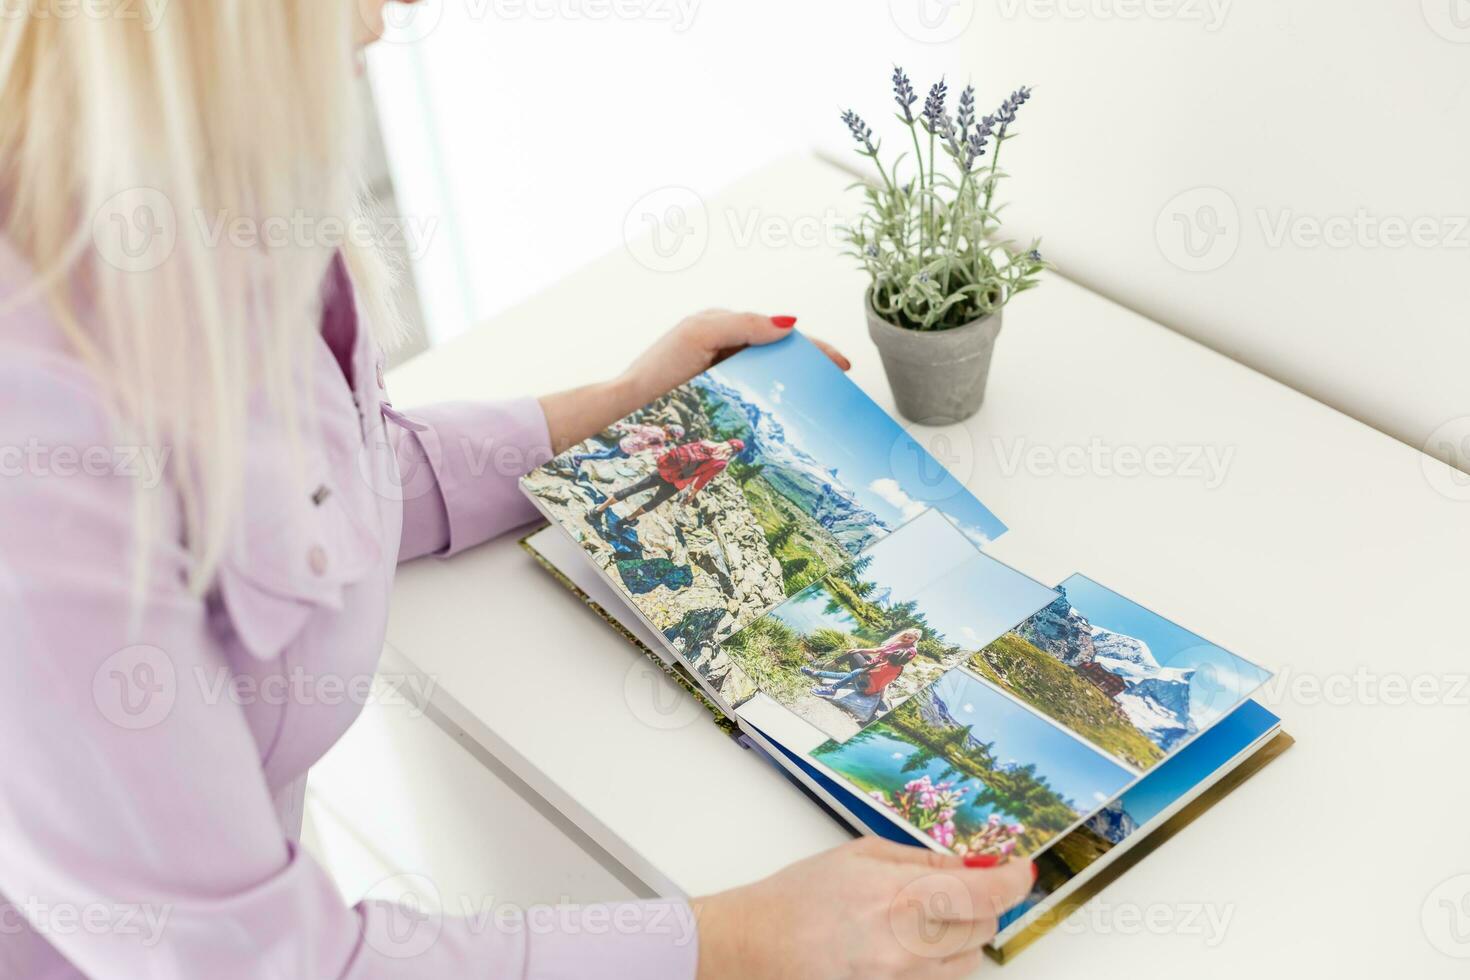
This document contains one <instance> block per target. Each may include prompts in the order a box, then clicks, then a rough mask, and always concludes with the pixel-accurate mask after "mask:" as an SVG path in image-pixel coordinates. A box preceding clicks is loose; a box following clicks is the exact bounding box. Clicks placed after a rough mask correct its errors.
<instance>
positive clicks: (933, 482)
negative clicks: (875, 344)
mask: <svg viewBox="0 0 1470 980" xmlns="http://www.w3.org/2000/svg"><path fill="white" fill-rule="evenodd" d="M710 373H711V374H713V375H714V376H715V377H716V379H718V380H720V381H722V382H724V383H726V384H729V385H731V386H732V387H735V388H738V389H739V390H740V391H741V393H742V394H743V395H745V396H746V397H747V398H749V399H750V400H751V401H752V402H753V403H754V404H755V405H756V406H757V407H759V408H761V409H762V410H763V411H766V412H769V413H771V414H774V415H775V417H776V418H777V420H778V421H780V423H781V425H782V427H783V428H784V429H785V430H786V435H787V441H788V442H790V443H791V444H792V445H795V446H798V447H800V448H801V449H802V450H803V451H805V452H806V453H807V454H808V455H810V456H811V457H812V458H813V459H815V460H817V461H818V462H819V463H820V464H821V465H822V466H824V467H826V468H828V469H832V468H836V470H837V472H838V475H839V478H840V480H841V482H842V483H843V484H844V485H845V486H847V488H848V489H850V490H851V491H853V493H854V494H855V495H856V496H857V499H858V501H859V502H860V503H861V504H862V505H863V506H864V507H866V508H867V509H868V510H870V511H872V512H873V513H875V514H877V515H878V517H879V518H880V519H882V520H883V521H884V523H886V524H888V526H889V527H890V528H896V527H898V526H899V525H900V524H903V523H905V522H907V521H909V520H912V519H913V518H914V517H916V516H918V515H919V514H920V513H922V512H923V511H924V510H925V509H926V508H928V507H931V506H932V507H937V508H939V509H940V510H942V511H944V512H945V513H946V514H948V515H949V516H950V518H951V519H953V520H954V521H955V523H956V524H958V525H959V526H960V527H961V529H963V530H964V531H965V533H966V534H968V535H969V536H970V537H971V538H972V539H973V540H975V541H976V542H977V543H980V544H983V543H984V542H986V541H993V540H995V539H996V538H997V537H999V536H1000V535H1001V534H1003V533H1004V532H1005V530H1006V526H1005V524H1003V523H1002V522H1001V521H1000V519H999V518H997V517H996V516H995V515H994V514H993V513H991V512H990V510H989V509H988V508H986V507H985V505H984V504H982V503H981V502H980V501H979V500H977V499H975V497H974V496H973V495H972V494H971V493H970V492H969V491H968V490H967V489H965V487H964V485H963V484H961V483H960V482H959V481H958V480H957V479H955V478H954V476H953V475H951V474H949V473H948V472H947V471H945V470H944V468H943V466H941V465H940V463H939V462H938V461H936V460H935V459H934V457H933V456H932V455H930V454H929V452H928V451H927V450H925V449H924V448H923V447H922V446H921V445H919V444H918V443H917V442H915V441H914V439H913V438H912V437H911V436H909V435H908V433H907V432H905V431H904V429H903V428H902V426H900V425H899V424H898V423H897V422H895V421H894V420H893V419H892V418H891V417H890V416H889V415H888V414H887V413H886V412H884V411H883V409H881V408H879V407H878V405H877V404H876V403H874V402H873V400H872V399H870V398H869V397H868V396H867V395H866V394H864V393H863V390H862V389H861V388H859V387H858V386H857V385H856V384H854V383H853V382H852V381H850V380H849V379H848V378H847V376H846V375H845V374H843V373H842V371H840V370H838V368H837V367H836V366H835V365H834V364H833V363H832V362H831V361H830V360H828V359H827V356H826V355H825V354H823V353H822V352H821V351H820V350H819V349H818V348H817V347H816V345H814V344H812V342H811V341H809V340H807V339H806V338H805V337H803V336H801V334H800V333H798V332H796V331H793V332H792V335H791V336H790V337H788V338H787V339H785V340H781V341H777V342H776V343H774V344H767V345H764V346H761V347H751V348H747V349H746V350H743V351H741V352H740V353H739V354H736V355H735V356H734V357H732V358H730V359H729V360H726V361H724V362H723V363H721V364H720V365H719V366H718V367H716V368H714V369H713V370H712V371H711V372H710Z"/></svg>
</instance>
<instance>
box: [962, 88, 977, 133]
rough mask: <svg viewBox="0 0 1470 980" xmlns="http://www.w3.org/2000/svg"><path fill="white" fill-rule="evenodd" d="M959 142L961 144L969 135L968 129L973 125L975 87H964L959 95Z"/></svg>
mask: <svg viewBox="0 0 1470 980" xmlns="http://www.w3.org/2000/svg"><path fill="white" fill-rule="evenodd" d="M959 124H960V140H961V142H963V141H964V140H965V139H967V138H968V137H969V135H970V127H971V126H973V125H974V124H975V86H973V85H966V86H965V90H964V91H963V92H961V93H960V110H959Z"/></svg>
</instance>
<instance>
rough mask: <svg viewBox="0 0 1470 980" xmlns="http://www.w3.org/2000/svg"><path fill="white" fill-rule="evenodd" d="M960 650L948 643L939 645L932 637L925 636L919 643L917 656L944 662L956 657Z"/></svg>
mask: <svg viewBox="0 0 1470 980" xmlns="http://www.w3.org/2000/svg"><path fill="white" fill-rule="evenodd" d="M959 654H960V648H959V647H957V646H953V645H952V644H949V643H941V642H940V641H939V640H936V639H934V638H933V637H932V636H929V635H927V634H926V635H925V636H924V638H923V639H922V640H920V641H919V656H921V657H928V658H929V659H930V660H935V661H939V662H941V663H942V662H944V661H946V660H950V659H953V658H955V657H958V656H959Z"/></svg>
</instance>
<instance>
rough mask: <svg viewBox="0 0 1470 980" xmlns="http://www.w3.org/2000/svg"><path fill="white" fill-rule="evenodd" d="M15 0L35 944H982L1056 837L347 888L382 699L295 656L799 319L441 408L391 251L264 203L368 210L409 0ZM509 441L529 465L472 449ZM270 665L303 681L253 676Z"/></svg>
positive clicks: (5, 932) (2, 56)
mask: <svg viewBox="0 0 1470 980" xmlns="http://www.w3.org/2000/svg"><path fill="white" fill-rule="evenodd" d="M12 6H13V7H14V9H13V10H11V11H9V12H8V14H7V15H6V16H5V17H3V18H0V624H3V626H4V628H3V630H0V676H3V678H4V680H3V683H0V745H3V746H4V752H5V759H4V761H3V762H0V896H3V898H0V976H4V977H26V978H53V977H70V976H77V975H85V976H91V977H118V978H136V977H150V978H155V980H157V978H189V980H195V978H203V977H207V978H210V980H220V978H230V977H241V978H245V977H249V978H259V977H302V978H310V980H322V978H329V977H348V976H350V977H361V978H375V977H491V976H506V977H598V976H608V977H622V976H638V977H672V978H689V977H694V976H696V975H697V976H698V977H700V978H721V977H736V976H738V977H745V978H760V977H802V978H811V977H838V976H863V977H870V978H882V977H900V976H902V977H921V976H922V977H929V976H932V977H947V976H958V975H960V974H962V973H963V972H965V971H967V970H969V969H970V968H971V967H972V966H973V965H974V961H975V956H976V953H975V952H974V950H975V949H976V947H977V946H978V945H979V944H980V942H981V941H982V940H983V939H984V938H985V937H986V936H987V935H988V934H989V932H990V930H992V929H993V928H994V918H995V914H996V912H997V911H998V910H999V909H1000V908H1003V907H1005V906H1007V905H1009V904H1011V903H1013V902H1015V901H1016V900H1018V899H1019V898H1020V897H1021V896H1022V895H1023V894H1024V893H1025V891H1026V890H1027V888H1028V887H1029V885H1030V879H1029V871H1028V869H1027V868H1026V867H1025V866H1024V865H1023V866H1019V867H1011V868H999V869H993V870H965V869H964V868H963V867H962V864H961V862H960V861H959V860H958V859H942V858H940V857H937V856H934V855H931V854H929V853H927V852H923V851H919V850H915V849H910V848H903V847H898V846H892V845H886V844H882V843H867V842H865V843H861V844H854V845H851V846H848V847H844V848H840V849H838V850H836V851H834V852H832V853H829V854H825V855H821V856H818V857H815V858H813V859H811V860H809V861H807V862H804V863H803V864H800V865H797V866H795V867H793V868H791V869H789V870H787V871H785V872H783V873H781V874H778V875H776V876H775V877H773V878H770V879H768V880H766V881H763V882H760V883H757V884H754V885H749V886H746V887H743V888H740V889H736V890H734V891H731V892H726V893H723V894H719V895H714V896H711V897H708V898H702V899H697V900H695V901H694V902H692V903H686V902H684V901H680V900H670V901H666V902H652V903H643V904H638V905H631V906H625V907H618V908H614V909H608V908H597V909H580V910H579V909H569V910H560V912H559V914H558V915H556V916H554V917H550V918H548V917H545V916H543V917H540V918H539V919H536V920H535V921H537V922H540V923H541V925H540V926H532V925H530V924H528V923H529V922H530V921H531V920H530V919H510V920H503V919H497V921H496V923H495V924H494V927H493V928H485V927H484V926H483V924H482V925H481V927H480V928H475V927H474V926H473V925H472V924H470V923H467V922H457V921H446V922H444V923H443V924H442V927H441V928H439V929H438V930H437V931H436V932H434V933H433V934H432V936H431V937H430V941H427V942H419V941H418V940H419V937H421V936H422V935H423V934H422V933H421V932H416V931H414V930H413V929H412V922H413V920H412V919H411V918H410V911H409V910H405V909H403V908H400V907H398V906H394V905H390V904H383V903H374V902H364V903H362V904H360V905H357V906H356V907H347V906H346V905H344V904H343V903H342V901H341V899H340V898H339V897H338V895H337V894H336V893H335V892H334V890H333V888H332V885H331V884H330V882H329V880H328V879H327V877H326V876H325V875H324V874H323V872H322V870H321V868H319V867H318V866H317V865H316V864H315V863H314V862H313V860H312V859H311V857H310V856H308V855H307V854H305V853H303V852H302V850H301V849H300V847H299V846H298V844H297V835H298V832H299V827H300V800H301V790H302V787H303V785H304V778H305V775H306V772H307V770H308V768H309V767H310V766H311V765H312V764H313V763H314V762H315V761H316V760H317V759H318V758H320V757H321V755H322V753H323V752H325V751H326V750H327V748H328V747H329V746H331V745H332V743H333V742H335V741H336V740H337V739H338V737H339V736H340V735H341V734H342V733H343V731H344V730H345V729H346V728H347V726H348V725H349V724H350V722H351V721H352V720H353V717H354V716H355V714H356V713H357V707H356V706H355V705H354V704H352V703H349V702H350V701H351V699H343V698H340V697H339V698H335V699H334V698H328V697H325V696H324V697H311V696H297V695H296V693H295V692H296V691H297V690H298V686H297V685H295V684H294V682H292V681H290V678H293V677H296V676H302V675H304V676H306V677H309V678H312V677H314V678H324V679H336V680H337V681H338V682H341V681H344V680H350V679H352V678H359V677H370V676H371V675H372V673H373V671H374V668H375V664H376V662H377V659H378V656H379V651H380V650H381V647H382V643H383V636H384V622H385V617H386V605H387V602H388V596H389V590H390V585H391V583H392V579H393V568H394V565H395V563H396V562H398V561H402V560H406V559H411V558H414V557H417V556H421V555H430V554H438V555H445V554H452V553H454V552H457V551H460V550H462V549H464V548H468V547H471V546H473V545H475V544H477V543H479V542H481V541H484V540H485V539H487V538H489V537H490V536H492V535H495V534H497V533H500V532H501V531H504V530H506V529H507V528H509V527H511V526H513V525H516V524H518V523H520V522H523V521H525V520H527V519H529V518H530V517H531V516H532V512H531V510H530V508H529V507H528V506H527V505H526V504H524V503H523V502H522V501H521V500H520V499H519V496H518V494H517V493H516V490H515V486H514V480H515V477H516V475H517V473H518V472H519V471H521V470H524V469H526V468H528V467H530V466H533V465H535V463H537V462H539V461H541V460H544V459H545V458H547V457H548V456H549V455H550V454H551V453H553V452H556V451H559V450H561V449H563V448H565V447H568V446H571V445H573V444H575V443H577V442H579V441H581V440H583V439H586V438H588V437H589V436H591V435H592V434H594V433H596V432H599V431H601V430H603V429H604V428H605V427H606V426H607V425H608V424H609V423H610V422H612V421H613V420H614V419H615V418H617V417H619V416H622V415H624V414H625V413H627V412H628V411H631V410H632V409H634V408H636V407H638V406H639V405H640V404H642V403H644V402H646V401H648V400H649V399H650V398H652V397H653V396H655V395H658V394H660V393H662V392H664V391H666V390H667V389H669V388H670V387H672V386H674V385H676V384H678V383H681V382H683V381H685V380H686V379H688V378H690V377H691V376H693V375H694V374H696V373H698V372H699V371H701V370H703V369H704V368H706V367H708V366H709V365H710V364H711V363H712V362H713V361H714V360H715V359H716V357H717V355H718V352H721V351H726V350H728V349H730V348H735V347H739V346H741V345H744V344H758V343H768V342H776V341H779V340H780V339H781V337H782V336H783V335H785V333H786V330H785V329H783V326H782V325H783V324H784V325H785V326H787V327H789V325H790V324H789V321H787V320H782V321H780V323H778V322H775V321H773V320H772V319H771V318H769V317H764V316H757V315H754V314H733V313H723V312H712V313H706V314H701V315H699V316H696V317H693V318H691V319H689V320H686V321H685V322H683V323H682V324H680V325H679V326H677V327H676V328H674V329H673V330H672V331H671V332H670V333H669V334H668V335H666V336H665V337H664V339H662V340H661V341H659V342H658V343H657V344H656V345H655V346H654V347H653V348H652V349H650V350H649V351H647V352H645V353H644V354H643V355H642V356H641V357H639V358H638V359H637V360H636V361H635V362H634V364H633V365H632V367H630V368H629V369H628V370H627V371H626V372H624V373H623V374H622V375H620V376H618V377H617V378H616V379H614V380H611V381H608V382H604V383H601V384H596V385H592V386H590V387H587V388H583V389H579V390H576V391H569V392H563V393H560V394H554V395H549V396H546V397H544V398H541V399H539V400H534V399H525V400H518V401H508V402H503V403H499V404H478V405H477V404H458V405H443V406H438V407H434V408H430V409H427V410H425V411H423V412H422V413H418V414H416V416H415V418H414V419H409V418H406V417H404V416H402V415H400V414H399V413H398V412H396V411H394V410H393V409H392V407H391V406H390V404H389V402H388V399H387V395H386V393H385V392H384V390H383V383H382V376H381V366H382V356H381V354H380V353H379V348H378V345H377V343H376V342H375V339H374V333H373V330H371V329H370V327H372V328H376V329H377V330H386V329H388V324H389V323H390V322H391V320H390V317H391V314H390V313H389V310H390V305H391V304H390V290H389V288H388V286H387V285H386V284H385V280H384V277H383V275H382V273H381V270H380V269H379V264H378V262H377V260H376V258H375V256H374V254H373V251H372V249H370V248H367V247H362V246H361V245H357V246H354V247H348V248H345V249H342V250H339V249H338V248H336V247H335V246H333V245H331V244H323V243H321V242H315V241H304V240H302V241H298V240H292V236H290V235H288V236H286V238H285V240H282V239H281V237H280V236H279V235H274V236H261V237H259V238H252V237H251V236H249V235H242V234H239V233H238V232H239V229H242V228H243V229H249V228H252V227H253V228H262V227H275V228H279V227H280V222H287V223H291V226H292V227H300V224H299V222H300V219H303V218H304V219H306V221H307V223H308V225H310V224H311V223H312V222H321V223H322V227H323V228H324V229H325V228H326V227H328V224H327V223H328V222H337V223H338V225H339V226H340V223H341V222H343V221H345V220H348V219H350V218H352V216H354V215H356V214H358V213H359V201H358V197H357V191H356V184H355V182H354V181H353V179H352V177H351V170H352V168H351V163H352V161H353V159H354V157H355V138H356V137H355V134H356V122H357V121H356V118H355V116H354V109H353V106H354V99H353V89H352V84H353V82H352V76H353V72H354V58H355V52H354V45H355V43H356V42H359V41H366V40H368V39H369V38H370V36H371V34H372V33H373V32H372V30H371V27H370V26H369V25H372V24H377V23H378V18H379V16H380V14H381V3H380V0H189V2H178V3H172V4H167V5H162V6H160V5H156V4H149V5H145V6H147V7H148V9H149V10H150V11H151V12H153V13H156V14H157V16H156V18H154V19H148V18H139V17H137V16H136V11H137V10H138V9H139V7H140V5H137V4H119V5H117V6H116V7H115V8H113V7H109V6H108V5H105V4H104V5H97V4H81V5H77V4H73V3H65V4H62V3H58V4H57V6H56V9H54V10H53V9H51V7H50V5H49V3H48V0H31V2H28V3H25V4H20V5H12ZM63 7H64V8H65V9H63ZM109 10H111V11H113V13H114V14H115V16H110V15H109V14H108V11H109ZM129 11H132V12H133V15H131V16H130V15H129V13H128V12H129ZM364 27H368V28H369V29H367V30H363V28H364ZM161 215H162V217H163V218H167V217H168V216H169V215H172V216H174V218H176V221H175V222H174V223H173V224H170V223H169V222H168V221H166V220H161V217H160V216H161ZM273 221H274V222H276V224H271V222H273ZM222 227H223V228H228V229H233V231H231V232H230V233H228V234H224V235H222V236H221V235H216V234H212V233H210V229H215V228H222ZM160 241H162V242H163V244H162V246H160V245H159V243H160ZM833 356H834V357H838V359H839V360H840V357H839V356H838V355H835V354H834V355H833ZM487 441H493V444H494V445H496V446H497V447H501V448H502V449H505V448H513V449H515V450H517V452H516V453H513V454H512V453H506V452H500V453H498V454H497V459H498V460H505V459H508V458H511V457H512V456H513V457H514V458H515V460H516V465H514V466H505V467H503V468H502V470H501V471H497V472H488V473H487V472H481V471H480V470H479V468H477V467H476V466H472V465H469V463H470V461H468V460H466V459H463V458H460V454H459V453H457V452H456V451H455V449H454V447H456V446H460V445H485V444H487ZM268 690H280V691H286V692H289V693H290V696H287V697H285V698H280V697H271V698H267V697H253V698H252V697H248V696H247V697H235V696H232V694H231V693H230V692H249V691H261V692H264V691H268ZM307 693H308V694H310V692H307ZM527 694H528V696H530V695H531V694H532V692H527ZM638 764H639V763H638V761H637V760H629V765H638ZM493 816H494V815H493V814H487V815H486V818H487V826H489V827H493V826H494V824H493ZM935 870H942V871H943V872H944V874H942V875H934V874H933V872H934V871H935ZM956 882H958V886H957V887H959V888H960V889H961V890H962V891H963V892H964V896H963V897H964V899H965V901H964V902H957V901H955V900H954V898H953V897H952V896H946V899H947V901H944V902H941V901H935V902H934V903H931V904H932V906H933V907H934V908H935V909H942V910H944V912H945V914H943V915H940V913H938V912H936V913H935V915H936V918H935V919H934V920H933V921H925V920H921V921H918V922H917V923H916V929H915V932H914V933H913V935H912V936H909V935H908V934H907V933H902V932H900V933H895V931H894V930H893V929H892V928H890V922H891V921H897V920H890V915H889V912H890V906H891V905H894V903H895V901H896V896H899V895H900V893H903V896H904V899H905V901H912V900H913V899H914V898H915V896H916V895H917V896H918V897H919V898H920V899H924V898H927V897H928V896H930V895H933V894H936V893H937V892H939V891H941V890H944V889H945V888H948V887H954V883H956ZM900 907H901V908H902V909H907V908H908V907H909V906H908V905H906V904H905V905H901V906H900ZM926 907H927V906H926ZM957 908H960V909H964V910H966V911H965V912H964V913H963V914H960V915H958V916H956V915H955V914H954V912H953V910H954V909H957ZM548 922H551V923H555V924H556V927H555V928H548V927H547V926H546V924H547V923H548ZM607 923H614V924H616V926H617V927H616V928H607V927H606V925H607ZM405 930H407V931H405ZM834 934H841V935H843V936H845V937H847V939H846V940H845V941H844V942H843V943H841V944H838V945H836V946H834V945H833V944H831V943H830V938H831V936H833V935H834ZM405 935H409V936H411V937H413V939H414V944H413V945H405V944H404V939H403V937H404V936H405Z"/></svg>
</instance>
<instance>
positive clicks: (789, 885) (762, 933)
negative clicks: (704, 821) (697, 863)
mask: <svg viewBox="0 0 1470 980" xmlns="http://www.w3.org/2000/svg"><path fill="white" fill-rule="evenodd" d="M989 860H993V858H992V859H989ZM1034 880H1035V868H1034V865H1032V864H1031V862H1029V861H1019V862H1018V861H1012V862H1009V863H1007V864H1003V865H1000V866H999V867H992V868H978V867H968V866H966V864H965V861H964V860H962V859H961V858H958V857H950V856H948V855H943V854H937V853H935V852H933V851H928V850H924V849H922V848H918V847H908V846H905V845H903V844H894V843H891V842H889V841H884V840H878V839H876V838H864V839H863V840H859V841H854V842H853V843H851V844H845V845H843V846H842V847H839V848H837V849H835V850H832V851H828V852H827V853H826V854H821V855H818V856H817V857H814V858H809V859H808V860H806V861H802V862H800V863H798V864H794V865H792V866H791V867H789V868H787V869H786V870H784V871H782V872H780V873H779V874H776V875H773V876H771V877H770V878H767V879H766V880H764V881H759V882H756V883H755V884H753V885H747V886H745V887H744V888H737V889H735V890H733V891H728V892H722V893H721V894H719V895H715V896H712V897H710V898H705V899H698V900H696V901H695V902H694V910H695V915H696V916H697V918H698V921H699V980H726V978H731V980H734V978H741V980H747V978H748V980H847V978H858V977H861V978H863V980H931V978H932V980H949V978H959V977H965V976H968V975H969V974H970V973H972V972H973V971H974V970H975V969H976V968H977V967H978V966H979V963H980V957H981V955H982V954H981V953H980V947H981V946H983V945H984V944H985V943H986V942H987V941H989V939H990V938H991V937H992V936H994V935H995V930H996V921H997V920H998V918H999V917H1000V914H1001V913H1002V912H1004V911H1005V910H1006V909H1009V908H1011V907H1012V906H1014V905H1016V904H1018V903H1019V902H1020V901H1021V900H1022V899H1023V898H1025V897H1026V894H1027V893H1028V892H1029V891H1030V890H1031V885H1032V883H1033V882H1034Z"/></svg>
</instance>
